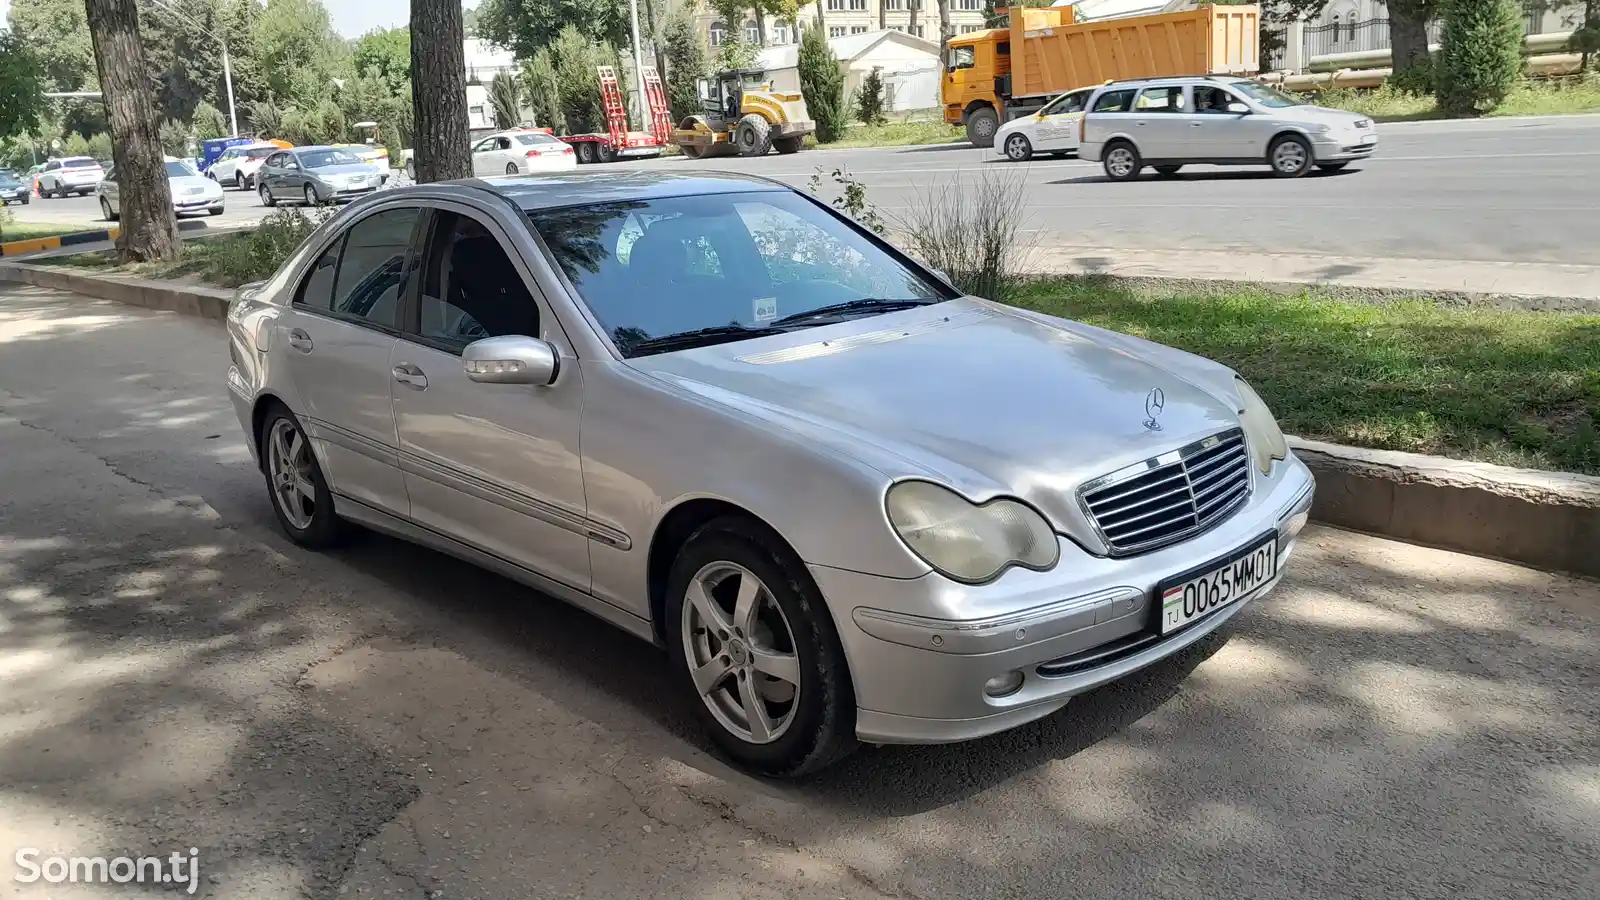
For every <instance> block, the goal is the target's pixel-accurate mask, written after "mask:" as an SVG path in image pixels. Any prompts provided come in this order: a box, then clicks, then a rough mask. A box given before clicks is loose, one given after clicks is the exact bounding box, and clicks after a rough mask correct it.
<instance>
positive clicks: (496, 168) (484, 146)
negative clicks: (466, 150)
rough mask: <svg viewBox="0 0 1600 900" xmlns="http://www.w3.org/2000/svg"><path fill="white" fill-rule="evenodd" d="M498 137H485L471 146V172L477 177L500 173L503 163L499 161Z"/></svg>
mask: <svg viewBox="0 0 1600 900" xmlns="http://www.w3.org/2000/svg"><path fill="white" fill-rule="evenodd" d="M500 140H501V139H500V138H496V137H486V138H484V139H483V140H481V141H479V142H478V143H477V144H475V145H473V147H472V174H474V175H477V176H478V177H480V178H481V177H483V176H485V175H501V174H504V172H505V164H504V163H502V162H500V157H501V156H502V155H503V154H502V153H501V152H500Z"/></svg>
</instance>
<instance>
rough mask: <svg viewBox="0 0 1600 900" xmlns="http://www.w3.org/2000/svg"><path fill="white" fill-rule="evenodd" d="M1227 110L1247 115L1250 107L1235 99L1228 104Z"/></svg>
mask: <svg viewBox="0 0 1600 900" xmlns="http://www.w3.org/2000/svg"><path fill="white" fill-rule="evenodd" d="M1228 112H1231V113H1237V114H1239V115H1241V116H1248V115H1250V107H1248V106H1245V105H1244V104H1243V103H1240V102H1239V101H1237V100H1235V101H1233V102H1232V103H1229V104H1228Z"/></svg>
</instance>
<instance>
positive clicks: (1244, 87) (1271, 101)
mask: <svg viewBox="0 0 1600 900" xmlns="http://www.w3.org/2000/svg"><path fill="white" fill-rule="evenodd" d="M1228 87H1231V88H1233V89H1234V90H1236V91H1238V92H1239V93H1241V94H1243V95H1245V96H1246V97H1249V98H1250V99H1251V100H1254V101H1255V102H1257V103H1259V104H1261V105H1262V106H1266V107H1271V108H1272V109H1282V108H1284V107H1286V106H1304V105H1305V104H1304V103H1303V102H1302V101H1300V100H1297V99H1295V98H1294V97H1291V96H1289V95H1288V94H1285V93H1283V92H1282V91H1279V90H1276V89H1274V88H1269V87H1267V86H1266V85H1264V84H1261V83H1260V82H1256V81H1235V82H1233V83H1232V84H1230V85H1228Z"/></svg>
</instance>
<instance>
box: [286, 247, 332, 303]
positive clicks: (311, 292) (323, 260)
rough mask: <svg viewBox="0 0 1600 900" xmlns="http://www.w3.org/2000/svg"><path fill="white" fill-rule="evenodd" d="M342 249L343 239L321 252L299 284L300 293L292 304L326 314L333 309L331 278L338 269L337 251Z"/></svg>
mask: <svg viewBox="0 0 1600 900" xmlns="http://www.w3.org/2000/svg"><path fill="white" fill-rule="evenodd" d="M343 248H344V239H343V238H341V239H339V240H337V241H334V242H333V243H332V244H331V245H329V247H328V249H326V250H324V251H322V255H321V256H319V257H317V261H316V263H315V264H314V265H312V267H311V274H309V275H307V276H306V280H305V281H303V282H301V283H300V292H299V293H298V294H296V295H295V298H294V302H295V303H297V304H300V305H301V306H309V307H311V308H312V309H320V310H322V311H323V312H327V311H329V310H331V309H333V276H334V273H335V272H337V271H338V269H339V251H340V250H341V249H343Z"/></svg>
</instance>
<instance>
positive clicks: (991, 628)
mask: <svg viewBox="0 0 1600 900" xmlns="http://www.w3.org/2000/svg"><path fill="white" fill-rule="evenodd" d="M228 334H229V345H230V347H229V349H230V351H231V355H232V362H233V364H232V366H231V367H230V369H229V371H228V387H229V392H230V393H231V395H232V397H233V400H234V404H235V406H236V407H237V409H238V413H239V421H240V423H241V424H242V425H243V426H244V429H245V432H246V434H247V435H248V437H249V442H250V446H251V448H252V449H253V450H254V451H255V452H256V454H257V457H258V459H259V460H260V463H261V471H262V473H263V475H264V476H265V478H266V484H267V491H268V494H269V495H270V497H271V503H272V508H273V511H274V512H275V514H276V516H277V519H278V521H279V523H280V524H281V525H282V527H283V530H284V531H285V532H287V534H288V535H289V537H290V538H292V539H293V540H294V541H296V542H298V543H300V544H302V545H305V546H308V547H322V546H327V545H329V544H331V543H333V542H334V541H336V540H337V539H338V538H339V537H340V535H341V533H342V532H343V530H344V529H345V528H346V527H347V523H357V524H360V525H364V526H367V527H370V528H374V529H377V530H379V531H384V532H388V533H390V534H393V535H398V536H400V537H403V538H406V539H409V540H412V541H416V542H417V543H420V544H424V545H427V546H429V547H433V548H435V549H437V550H441V551H444V552H446V553H449V554H453V555H455V556H458V557H461V558H463V559H466V560H469V561H472V562H474V563H477V564H480V565H482V566H485V567H488V568H491V569H494V570H496V571H498V572H501V573H504V574H506V575H508V576H510V577H512V578H515V579H517V580H520V581H523V582H525V583H527V584H531V585H533V586H535V587H537V588H539V589H541V590H544V591H546V592H548V593H550V594H553V595H555V596H557V597H560V598H562V599H564V600H567V601H569V602H571V603H574V604H576V605H577V606H579V607H581V608H583V609H585V610H588V611H589V612H591V613H593V614H595V615H596V616H598V617H599V618H601V619H604V620H606V621H607V622H610V623H612V624H614V625H617V626H620V627H622V628H624V629H626V630H628V631H631V632H633V633H634V634H636V635H638V636H639V637H641V638H644V639H646V640H650V641H654V642H656V643H658V644H660V645H662V646H664V647H665V648H666V650H667V652H668V654H669V655H670V663H671V672H672V676H673V677H674V678H675V679H676V680H677V681H678V682H679V683H680V684H681V685H682V688H683V690H685V691H687V692H688V693H689V694H690V695H691V696H692V698H693V703H694V707H695V709H696V710H697V711H698V712H699V713H700V714H701V716H702V718H703V720H704V722H705V725H706V727H707V728H708V729H709V731H710V733H711V735H712V736H713V738H714V739H715V740H716V742H717V744H718V745H719V746H721V747H722V748H723V749H724V750H725V751H726V752H727V753H728V755H729V756H731V757H733V758H734V759H736V760H737V761H739V762H740V763H742V764H744V765H746V766H748V767H750V768H752V769H755V770H757V771H760V772H763V773H768V774H775V775H795V774H799V773H802V772H807V771H811V770H815V769H817V768H819V767H821V766H823V765H826V764H827V763H829V762H831V761H833V760H836V759H838V758H839V757H840V756H842V755H843V754H844V753H846V752H848V751H849V750H850V749H851V748H852V747H854V746H855V745H856V743H857V742H859V741H865V742H871V743H938V742H947V741H960V740H966V739H969V738H975V737H979V736H982V735H987V734H992V733H994V732H997V731H1001V730H1004V729H1007V728H1012V727H1015V726H1017V725H1021V724H1023V723H1025V722H1029V721H1032V720H1034V719H1038V718H1040V717H1042V716H1046V715H1049V714H1050V713H1052V712H1054V711H1056V710H1058V709H1060V708H1061V707H1062V706H1064V705H1065V704H1066V703H1067V702H1068V700H1069V698H1071V697H1072V696H1074V695H1076V694H1080V693H1082V692H1084V691H1087V690H1090V689H1092V688H1094V687H1097V686H1099V685H1103V684H1106V683H1107V682H1110V681H1113V680H1115V679H1118V678H1121V677H1123V676H1125V675H1128V674H1129V673H1131V672H1134V671H1136V670H1138V669H1141V668H1143V667H1145V666H1148V665H1150V664H1152V663H1154V662H1156V661H1158V660H1161V659H1163V658H1164V657H1167V656H1170V655H1171V654H1173V653H1175V652H1177V651H1178V650H1181V649H1182V648H1184V647H1187V646H1189V645H1190V644H1193V643H1194V642H1195V641H1197V640H1199V639H1200V638H1201V637H1202V636H1204V635H1206V634H1208V633H1210V632H1212V631H1214V630H1215V629H1217V628H1218V627H1220V626H1221V625H1222V624H1223V623H1224V622H1226V621H1228V620H1229V619H1230V618H1232V617H1233V616H1235V615H1236V614H1237V613H1238V612H1239V610H1240V609H1241V608H1243V607H1244V606H1245V604H1246V603H1248V602H1249V601H1251V600H1254V599H1255V598H1257V597H1260V596H1261V595H1262V594H1263V593H1265V592H1266V591H1268V590H1270V589H1271V588H1272V587H1273V586H1274V585H1276V584H1277V582H1278V580H1279V578H1280V577H1281V576H1282V574H1283V571H1284V565H1285V563H1286V562H1287V560H1288V558H1289V555H1290V552H1291V551H1292V550H1293V548H1294V544H1295V539H1296V536H1297V535H1298V533H1299V532H1300V529H1301V528H1302V527H1303V526H1304V524H1305V521H1306V514H1307V511H1308V510H1309V508H1310V504H1311V495H1312V487H1313V485H1312V479H1311V475H1310V473H1309V472H1308V471H1307V470H1306V468H1305V466H1304V465H1303V464H1301V463H1300V461H1299V460H1297V459H1296V458H1295V457H1294V454H1292V453H1291V452H1290V451H1289V449H1288V448H1287V446H1286V445H1285V442H1284V438H1283V433H1282V432H1281V431H1280V430H1279V428H1278V426H1277V424H1276V423H1275V422H1274V420H1273V417H1272V414H1271V413H1270V412H1269V411H1268V410H1267V407H1266V406H1265V404H1263V403H1262V401H1261V399H1260V398H1259V397H1257V396H1256V394H1255V393H1254V392H1253V391H1252V390H1251V389H1250V387H1249V386H1248V385H1246V384H1245V382H1244V381H1243V380H1241V379H1240V378H1239V377H1238V376H1237V375H1236V374H1235V373H1234V372H1233V371H1232V370H1230V369H1228V368H1227V367H1225V366H1222V365H1219V364H1217V363H1214V362H1210V361H1208V360H1205V359H1201V358H1199V357H1196V356H1193V355H1191V354H1188V353H1184V352H1182V351H1178V350H1174V349H1172V348H1169V347H1164V346H1160V345H1157V344H1153V343H1150V342H1148V341H1144V340H1140V339H1138V338H1133V337H1129V336H1126V335H1122V334H1117V333H1114V332H1109V331H1104V330H1101V329H1098V328H1092V327H1089V326H1086V325H1081V324H1078V323H1075V322H1070V321H1065V320H1061V319H1055V318H1051V317H1049V316H1044V315H1039V314H1036V313H1032V312H1028V311H1024V310H1020V309H1014V308H1011V307H1008V306H1003V305H999V304H996V303H991V302H988V301H986V300H982V299H979V298H976V297H968V296H962V295H961V292H960V291H958V290H956V289H954V288H953V287H951V285H950V284H949V283H948V282H947V281H946V280H945V278H944V277H943V276H941V275H940V274H939V273H936V272H933V271H931V270H929V269H927V268H925V267H923V266H922V265H919V264H918V263H917V262H916V261H914V260H912V259H911V258H909V257H908V256H906V255H905V254H903V253H901V252H900V251H898V250H896V249H895V248H894V247H892V246H890V245H889V244H887V243H885V242H884V241H882V240H881V239H879V238H878V237H877V236H875V235H873V234H872V233H870V232H869V231H867V230H865V229H863V228H861V227H859V226H858V225H856V224H855V223H853V222H851V221H850V220H848V219H847V218H845V217H843V216H841V215H840V214H838V213H837V212H835V211H834V210H832V209H829V208H828V207H827V206H826V205H824V204H822V203H819V202H818V201H816V200H814V199H813V198H811V197H808V196H806V195H805V194H802V193H800V192H797V191H795V190H793V189H791V188H789V187H787V186H784V185H782V184H778V183H774V182H769V181H764V180H759V179H754V178H746V177H733V176H716V175H704V174H702V175H683V176H675V175H669V174H663V173H659V172H648V173H645V172H636V173H630V174H606V175H577V174H573V175H563V176H549V177H538V178H508V179H500V180H488V181H480V180H470V181H462V182H453V183H446V184H435V185H426V186H419V187H412V188H402V189H398V190H392V191H386V192H383V193H381V194H379V195H376V196H373V197H369V198H366V199H364V200H362V201H359V202H357V203H356V204H354V205H352V206H351V207H349V208H347V209H345V210H343V211H342V212H341V213H339V214H338V215H337V216H335V217H333V218H332V219H331V220H329V221H328V222H327V223H326V224H325V225H324V226H323V227H322V228H321V229H319V230H318V231H317V232H316V234H314V235H313V236H312V237H311V238H310V239H308V240H307V242H306V243H305V245H304V246H302V247H300V248H299V249H298V250H297V251H296V252H295V254H294V255H293V256H292V257H291V258H290V259H289V261H288V262H287V263H285V264H284V266H283V268H282V269H281V270H279V271H278V272H277V274H275V275H274V276H273V277H272V278H271V279H270V280H269V281H266V282H263V283H259V284H255V285H250V286H247V287H245V288H243V289H241V290H240V292H239V294H238V296H237V298H236V299H235V301H234V303H233V305H232V308H231V310H230V312H229V316H228Z"/></svg>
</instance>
